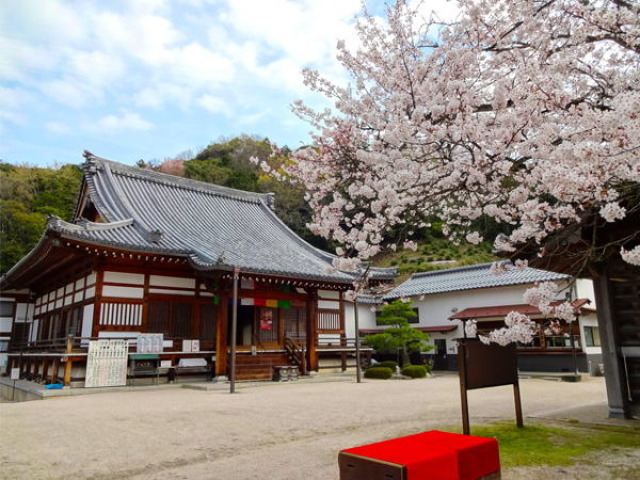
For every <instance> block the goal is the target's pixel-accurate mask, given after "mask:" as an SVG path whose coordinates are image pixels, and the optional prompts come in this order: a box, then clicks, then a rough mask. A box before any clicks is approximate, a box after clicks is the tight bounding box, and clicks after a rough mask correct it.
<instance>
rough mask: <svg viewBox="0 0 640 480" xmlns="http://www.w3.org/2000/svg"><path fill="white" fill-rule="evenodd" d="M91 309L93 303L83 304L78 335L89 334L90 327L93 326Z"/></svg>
mask: <svg viewBox="0 0 640 480" xmlns="http://www.w3.org/2000/svg"><path fill="white" fill-rule="evenodd" d="M93 309H94V304H93V303H92V304H89V305H85V306H84V310H83V312H82V330H81V331H80V332H81V333H80V336H82V337H90V336H91V328H92V327H93Z"/></svg>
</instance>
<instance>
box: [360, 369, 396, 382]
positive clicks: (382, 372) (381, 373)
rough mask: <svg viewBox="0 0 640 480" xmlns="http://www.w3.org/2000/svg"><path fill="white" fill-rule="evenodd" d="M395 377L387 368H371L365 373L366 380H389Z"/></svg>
mask: <svg viewBox="0 0 640 480" xmlns="http://www.w3.org/2000/svg"><path fill="white" fill-rule="evenodd" d="M392 375H393V371H392V370H391V369H390V368H387V367H371V368H367V369H366V370H365V372H364V378H379V379H381V380H388V379H389V378H391V376H392Z"/></svg>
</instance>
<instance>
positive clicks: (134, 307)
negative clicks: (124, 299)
mask: <svg viewBox="0 0 640 480" xmlns="http://www.w3.org/2000/svg"><path fill="white" fill-rule="evenodd" d="M100 325H111V326H121V327H137V326H140V325H142V304H139V303H103V304H102V305H101V308H100Z"/></svg>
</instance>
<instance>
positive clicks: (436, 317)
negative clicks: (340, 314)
mask: <svg viewBox="0 0 640 480" xmlns="http://www.w3.org/2000/svg"><path fill="white" fill-rule="evenodd" d="M530 287H531V285H517V286H508V287H496V288H484V289H476V290H463V291H458V292H447V293H437V294H432V295H424V296H423V297H412V298H411V300H412V301H413V306H414V307H415V308H418V311H419V316H420V318H419V320H420V321H419V323H416V324H412V326H415V327H433V326H442V325H457V328H456V330H453V331H451V332H446V333H438V332H432V333H430V334H429V335H430V336H431V340H430V342H429V343H430V344H431V345H433V344H434V340H435V339H442V338H444V339H446V341H447V352H448V353H452V354H453V353H457V345H456V343H455V342H454V340H455V339H456V338H461V337H463V335H464V333H463V327H462V322H461V321H459V320H454V321H451V320H449V317H450V316H451V315H453V314H454V313H455V312H459V311H462V310H464V309H465V308H473V307H490V306H495V305H520V304H522V303H523V299H522V295H523V294H524V292H525V290H526V289H527V288H530ZM420 298H422V300H420ZM359 312H360V317H359V323H360V329H375V328H380V329H381V328H382V327H379V326H377V325H376V319H375V313H374V312H372V311H370V309H368V308H367V309H361V310H359ZM351 316H352V317H353V314H352V315H351Z"/></svg>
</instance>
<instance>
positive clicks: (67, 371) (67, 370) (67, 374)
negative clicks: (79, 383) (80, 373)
mask: <svg viewBox="0 0 640 480" xmlns="http://www.w3.org/2000/svg"><path fill="white" fill-rule="evenodd" d="M72 353H73V335H69V336H68V337H67V347H66V362H65V364H64V380H63V382H64V386H65V387H69V386H71V372H72V369H73V361H72V360H71V354H72ZM88 362H89V358H88V357H87V367H88V366H89V365H88Z"/></svg>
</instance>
